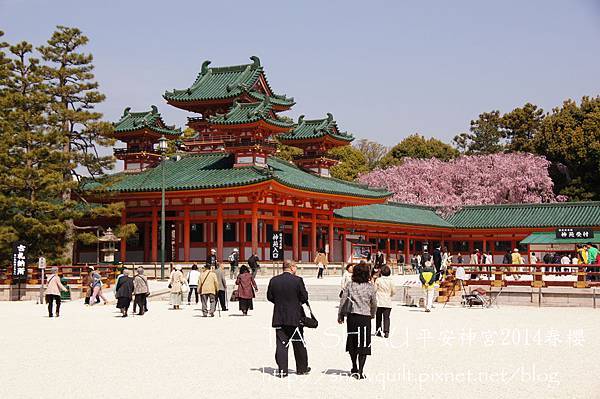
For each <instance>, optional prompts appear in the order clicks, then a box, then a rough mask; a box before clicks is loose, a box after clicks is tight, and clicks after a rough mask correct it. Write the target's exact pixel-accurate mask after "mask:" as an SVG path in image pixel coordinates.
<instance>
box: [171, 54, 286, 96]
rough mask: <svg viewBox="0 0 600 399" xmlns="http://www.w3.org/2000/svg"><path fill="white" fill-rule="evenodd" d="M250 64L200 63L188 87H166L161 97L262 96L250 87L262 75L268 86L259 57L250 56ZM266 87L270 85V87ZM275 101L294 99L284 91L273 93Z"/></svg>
mask: <svg viewBox="0 0 600 399" xmlns="http://www.w3.org/2000/svg"><path fill="white" fill-rule="evenodd" d="M250 59H251V60H252V64H244V65H235V66H227V67H212V68H209V65H210V61H204V62H203V63H202V69H201V70H200V73H199V74H198V77H197V78H196V80H195V81H194V83H193V84H192V86H190V87H189V88H187V89H183V90H173V91H167V92H165V94H164V95H163V97H164V98H165V99H167V100H174V101H203V100H218V99H228V98H235V97H237V96H239V95H241V94H243V93H248V94H250V95H251V96H252V97H254V98H256V99H257V100H262V98H260V97H261V95H262V94H261V93H258V92H256V91H255V90H253V87H254V85H255V84H256V82H257V81H258V80H259V78H260V76H261V75H263V77H264V79H265V82H267V86H268V85H269V83H268V81H267V79H266V77H265V76H264V70H263V67H262V66H261V65H260V59H259V58H258V57H256V56H253V57H250ZM269 91H271V93H272V92H273V91H272V90H271V87H269ZM273 97H275V100H273V102H274V103H277V104H278V105H285V106H292V105H294V99H293V98H288V97H286V96H283V95H276V94H273Z"/></svg>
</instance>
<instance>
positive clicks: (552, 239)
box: [520, 231, 600, 244]
mask: <svg viewBox="0 0 600 399" xmlns="http://www.w3.org/2000/svg"><path fill="white" fill-rule="evenodd" d="M588 242H594V243H596V242H600V231H594V238H556V233H555V232H554V231H552V232H535V233H532V234H530V235H528V236H527V237H525V238H524V239H522V240H521V242H520V243H521V244H586V243H588Z"/></svg>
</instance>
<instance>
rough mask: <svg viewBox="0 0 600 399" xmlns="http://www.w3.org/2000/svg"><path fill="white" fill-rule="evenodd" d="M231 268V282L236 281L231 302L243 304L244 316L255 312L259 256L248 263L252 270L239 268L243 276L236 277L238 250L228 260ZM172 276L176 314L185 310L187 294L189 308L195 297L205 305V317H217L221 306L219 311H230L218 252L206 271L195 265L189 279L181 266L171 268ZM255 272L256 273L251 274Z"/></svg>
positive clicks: (211, 257)
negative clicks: (254, 302)
mask: <svg viewBox="0 0 600 399" xmlns="http://www.w3.org/2000/svg"><path fill="white" fill-rule="evenodd" d="M228 260H229V264H230V274H229V276H230V278H232V279H233V278H235V289H234V291H233V293H232V297H231V300H234V301H238V302H239V309H240V311H241V312H242V314H243V315H244V316H246V315H248V311H249V310H252V309H253V303H252V300H253V298H254V297H255V295H256V292H257V291H258V286H257V284H256V281H255V280H254V276H255V275H256V272H257V269H258V268H259V267H260V266H259V264H258V257H257V256H256V254H252V256H251V257H250V258H249V259H248V264H249V266H250V268H249V267H248V266H246V265H242V266H241V267H240V268H239V274H236V272H237V268H238V265H239V251H238V249H237V248H235V249H234V250H233V251H232V253H231V255H230V256H229V258H228ZM171 269H172V271H171V275H170V277H169V290H170V296H171V301H170V302H171V305H172V306H173V309H174V310H177V309H181V303H182V301H183V297H184V295H185V294H186V293H187V299H188V300H187V302H188V305H190V304H191V301H192V295H193V297H194V299H195V303H196V304H198V301H199V300H200V302H201V303H202V316H203V317H214V316H215V312H216V311H217V306H219V308H218V310H219V311H224V312H226V311H228V310H229V309H228V306H227V279H226V278H225V272H224V271H223V269H222V268H221V265H220V264H219V262H218V261H217V257H216V250H214V249H211V251H210V254H209V255H208V257H207V260H206V264H205V265H204V267H203V270H202V271H199V270H198V265H196V264H193V265H192V267H191V270H190V271H189V272H188V274H187V277H184V274H183V272H182V266H181V265H175V266H174V265H173V264H171ZM250 270H252V273H251V272H250Z"/></svg>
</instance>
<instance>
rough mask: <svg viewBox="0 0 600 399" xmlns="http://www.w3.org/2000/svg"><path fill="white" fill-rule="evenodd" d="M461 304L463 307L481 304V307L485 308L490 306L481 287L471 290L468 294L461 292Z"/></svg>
mask: <svg viewBox="0 0 600 399" xmlns="http://www.w3.org/2000/svg"><path fill="white" fill-rule="evenodd" d="M462 298H463V300H462V302H461V303H462V305H463V307H469V308H472V307H473V306H481V307H482V308H487V307H490V306H491V302H490V300H489V298H488V296H487V294H486V292H485V291H484V290H482V289H479V288H478V289H476V290H473V291H472V292H471V293H470V294H466V293H465V294H463V296H462Z"/></svg>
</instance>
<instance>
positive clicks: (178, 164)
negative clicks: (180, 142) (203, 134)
mask: <svg viewBox="0 0 600 399" xmlns="http://www.w3.org/2000/svg"><path fill="white" fill-rule="evenodd" d="M230 166H231V162H228V157H227V156H224V155H223V154H202V155H184V156H183V157H181V159H179V160H176V159H175V158H169V159H168V160H167V161H165V189H166V190H168V191H176V190H189V189H206V188H217V187H230V186H241V185H246V184H252V183H257V182H260V181H263V180H267V179H268V176H267V174H266V173H261V171H259V170H257V169H255V168H236V169H233V168H231V167H230ZM161 173H162V172H161V168H160V166H158V167H155V168H151V169H148V170H145V171H143V172H140V173H136V174H128V173H121V174H119V175H118V176H116V179H115V181H116V183H115V184H113V185H111V186H110V188H109V190H110V191H121V192H132V191H160V189H161V178H162V175H161Z"/></svg>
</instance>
